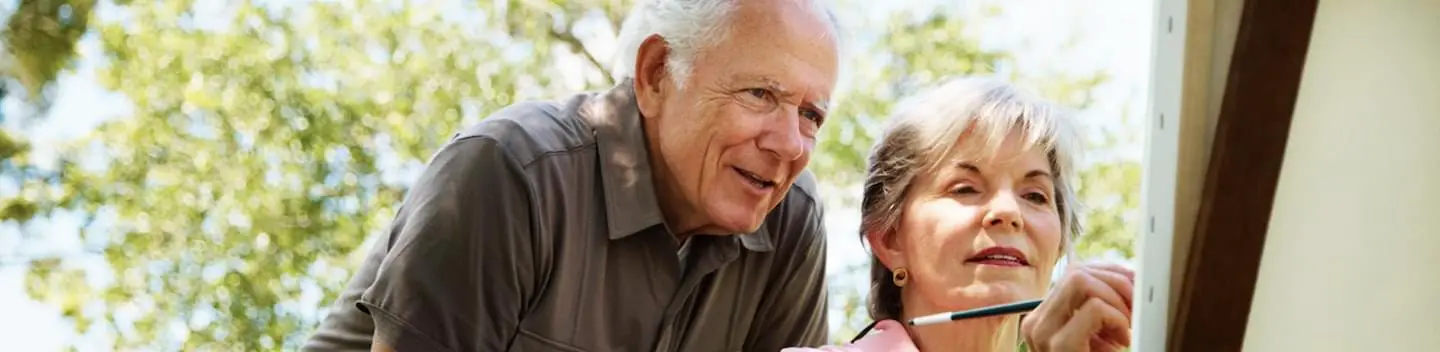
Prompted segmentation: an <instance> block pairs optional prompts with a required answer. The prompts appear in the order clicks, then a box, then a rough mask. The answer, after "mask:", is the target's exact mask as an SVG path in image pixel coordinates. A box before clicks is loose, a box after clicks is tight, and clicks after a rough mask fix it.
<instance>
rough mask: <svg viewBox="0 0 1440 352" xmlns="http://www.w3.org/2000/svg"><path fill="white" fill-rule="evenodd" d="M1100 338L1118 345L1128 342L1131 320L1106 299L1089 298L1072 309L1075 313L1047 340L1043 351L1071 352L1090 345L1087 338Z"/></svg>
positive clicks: (1127, 343) (1127, 344)
mask: <svg viewBox="0 0 1440 352" xmlns="http://www.w3.org/2000/svg"><path fill="white" fill-rule="evenodd" d="M1092 337H1099V338H1101V339H1102V340H1105V341H1106V342H1109V343H1111V344H1115V345H1119V346H1129V345H1130V320H1129V319H1127V318H1125V315H1124V314H1122V313H1121V312H1120V310H1118V309H1115V307H1113V306H1111V305H1110V304H1108V303H1105V301H1102V300H1100V299H1098V298H1091V299H1089V300H1086V301H1085V304H1084V305H1082V306H1081V307H1080V309H1079V310H1077V311H1075V315H1074V316H1072V317H1071V318H1070V320H1069V321H1067V322H1066V324H1065V325H1064V326H1062V327H1060V330H1059V331H1056V332H1055V335H1054V336H1051V337H1050V338H1049V339H1048V340H1046V346H1048V347H1049V348H1047V349H1046V350H1050V351H1074V350H1083V349H1086V348H1087V347H1090V339H1091V338H1092Z"/></svg>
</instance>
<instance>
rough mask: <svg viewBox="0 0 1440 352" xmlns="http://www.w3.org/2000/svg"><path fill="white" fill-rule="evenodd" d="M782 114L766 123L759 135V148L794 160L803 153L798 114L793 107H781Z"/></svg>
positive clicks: (803, 146) (784, 158)
mask: <svg viewBox="0 0 1440 352" xmlns="http://www.w3.org/2000/svg"><path fill="white" fill-rule="evenodd" d="M783 110H784V111H785V112H783V113H782V114H783V115H782V116H780V117H779V118H776V119H773V120H771V121H770V123H769V124H767V126H766V128H765V132H764V133H762V134H761V135H760V141H759V145H760V149H761V150H764V151H766V152H770V153H771V154H774V155H775V157H776V158H779V159H780V160H784V161H794V160H796V159H800V157H801V156H804V155H805V136H804V135H802V134H801V133H800V114H799V112H798V111H796V110H795V109H783Z"/></svg>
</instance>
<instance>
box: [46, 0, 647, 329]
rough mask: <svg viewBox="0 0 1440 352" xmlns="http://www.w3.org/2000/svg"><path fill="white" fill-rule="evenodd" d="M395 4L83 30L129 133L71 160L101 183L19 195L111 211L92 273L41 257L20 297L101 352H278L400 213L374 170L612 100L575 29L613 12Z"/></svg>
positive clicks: (145, 10)
mask: <svg viewBox="0 0 1440 352" xmlns="http://www.w3.org/2000/svg"><path fill="white" fill-rule="evenodd" d="M559 3H564V5H563V6H561V5H557V4H559ZM393 5H395V4H394V3H392V2H382V1H363V0H362V1H341V2H329V1H324V2H320V1H316V2H301V3H289V2H286V3H275V2H249V1H246V2H234V3H214V2H208V3H206V2H192V1H163V2H143V3H134V4H131V5H130V6H126V7H122V11H124V14H123V16H124V17H125V18H126V20H124V21H118V22H114V23H101V24H98V25H99V28H98V34H99V37H100V39H101V41H102V45H103V48H104V54H105V56H106V60H107V61H108V62H107V63H106V64H105V65H104V66H103V67H104V68H103V69H102V71H101V72H100V73H99V74H98V76H99V79H100V80H101V81H102V84H103V85H104V86H106V87H107V88H109V89H111V90H114V91H117V92H120V93H122V94H124V95H125V96H127V97H128V98H129V99H130V100H131V102H132V103H133V109H134V110H133V111H134V112H133V115H132V116H129V117H127V118H123V119H119V120H115V121H111V122H107V123H105V124H103V125H102V126H100V127H99V128H98V129H96V130H95V131H94V132H93V133H92V134H91V135H90V136H89V137H88V138H85V139H84V140H81V141H79V142H77V143H76V144H75V145H74V149H73V150H72V152H73V153H74V154H73V155H74V156H77V157H79V156H86V157H95V156H99V157H102V158H103V159H105V160H103V161H104V162H103V163H101V164H103V167H99V168H92V169H82V168H79V167H78V166H74V165H78V164H72V166H69V167H68V168H69V169H68V171H70V172H67V173H66V175H65V177H64V179H63V180H62V182H60V183H58V184H48V183H30V184H26V185H25V189H24V191H26V192H28V193H27V194H33V195H35V196H36V197H37V198H40V199H39V200H37V201H35V202H33V203H32V204H39V205H41V206H42V207H41V209H40V210H41V211H44V210H50V209H46V208H44V206H46V205H64V206H67V207H68V208H72V209H78V210H80V211H82V212H83V213H84V214H87V215H88V216H92V217H93V216H96V215H98V214H102V213H110V214H114V215H115V221H113V223H111V224H108V226H106V227H103V228H97V227H90V228H85V229H83V232H82V234H83V236H84V237H85V238H84V241H85V242H86V243H103V244H107V245H105V246H103V252H104V258H105V261H106V262H108V264H109V268H108V270H106V271H108V273H97V272H88V273H87V272H85V271H82V270H77V269H73V268H68V267H67V266H66V265H63V264H64V262H65V261H62V260H56V259H47V258H41V259H39V260H36V261H34V262H33V263H32V264H31V274H30V275H29V279H28V283H27V288H28V290H29V292H30V293H31V295H32V296H33V297H36V298H37V299H39V300H42V301H44V302H48V303H50V304H53V305H55V306H58V307H60V308H61V310H62V311H63V312H64V314H65V315H66V317H67V318H69V319H72V320H73V322H74V323H75V327H76V329H77V330H78V331H80V332H87V331H92V329H93V328H95V327H97V326H98V327H99V328H101V329H102V330H101V331H109V332H111V333H114V334H115V335H114V336H115V337H116V340H115V346H114V347H115V348H117V349H124V350H131V349H145V350H174V349H183V350H194V349H199V350H236V349H243V350H262V349H263V350H272V349H286V350H293V349H295V348H297V346H298V344H299V343H300V342H301V341H302V339H303V338H304V337H306V335H307V334H308V332H309V331H310V330H311V329H312V328H313V326H314V325H315V324H316V323H317V322H318V319H319V318H320V317H321V315H322V314H323V312H321V311H320V309H321V307H323V306H325V305H327V304H328V303H330V302H331V301H333V300H334V298H335V294H336V291H338V289H340V288H341V287H343V286H344V283H345V281H346V280H347V279H348V275H349V273H350V269H351V268H353V267H354V266H355V265H356V264H358V263H357V262H356V261H355V259H356V258H353V257H350V255H351V254H352V253H355V252H357V251H356V249H357V248H358V247H360V246H361V244H362V243H363V242H364V240H365V239H366V238H367V235H371V234H374V233H376V232H377V231H379V230H382V227H383V226H384V225H385V224H386V223H388V222H389V220H390V219H391V217H392V216H393V215H394V212H395V207H396V206H398V205H399V201H400V198H401V195H402V193H403V192H404V187H405V186H404V185H405V183H406V182H408V179H409V178H410V177H412V176H408V175H409V174H407V173H405V172H404V171H402V172H389V173H387V172H386V171H385V170H392V171H393V170H396V169H400V170H405V169H407V168H408V169H410V170H414V169H415V168H416V167H418V166H419V165H420V163H421V162H423V161H424V159H425V158H426V157H428V156H429V153H431V152H433V151H434V150H436V148H438V147H439V146H440V145H441V144H442V143H443V142H445V141H446V139H447V138H448V137H449V136H450V135H451V134H452V133H454V132H455V131H457V130H458V128H459V126H460V125H462V124H470V123H474V122H476V121H477V120H478V119H479V118H481V117H483V116H485V115H487V114H488V113H490V112H491V111H493V110H495V109H497V108H499V107H503V106H505V105H508V104H510V103H511V102H514V101H517V100H523V99H548V98H552V97H553V96H555V95H556V94H560V93H562V92H564V93H572V92H575V91H578V90H582V89H593V88H597V87H600V86H603V85H608V81H607V78H606V76H605V75H603V74H602V72H601V71H600V70H598V69H596V67H595V66H596V65H597V64H600V62H599V61H598V60H597V59H592V58H590V57H592V56H590V55H575V54H573V53H575V50H576V49H579V48H577V47H575V45H576V43H579V42H580V41H579V40H578V39H577V38H576V35H577V33H575V32H574V31H572V29H574V28H576V27H577V26H578V24H577V21H578V20H581V19H584V18H590V19H598V20H597V21H596V22H609V21H611V19H612V18H614V17H617V15H616V14H618V13H621V10H619V9H617V8H619V7H623V6H625V5H626V4H624V3H621V2H616V1H601V0H596V1H588V2H576V1H564V2H562V1H556V2H554V3H551V2H545V1H518V0H515V1H497V2H488V1H487V2H482V3H481V4H471V3H468V2H417V3H407V4H406V6H393ZM587 9H597V12H594V13H590V12H585V11H586V10H587ZM586 16H589V17H586ZM567 60H568V61H567ZM562 62H580V63H581V65H584V66H581V65H575V64H573V63H571V64H566V65H559V63H562ZM586 62H589V63H586ZM565 66H568V67H582V70H579V71H577V72H573V73H569V74H568V75H566V76H565V78H574V79H557V78H553V77H557V76H558V75H555V74H541V73H553V72H556V70H558V69H559V67H565ZM562 72H563V71H562ZM87 275H88V276H89V277H88V278H89V279H91V280H92V281H93V280H95V278H96V277H112V278H113V280H109V281H110V282H108V283H105V285H100V286H98V287H92V286H91V285H87V280H86V279H87ZM101 281H104V280H101Z"/></svg>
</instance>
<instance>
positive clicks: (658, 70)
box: [634, 34, 671, 117]
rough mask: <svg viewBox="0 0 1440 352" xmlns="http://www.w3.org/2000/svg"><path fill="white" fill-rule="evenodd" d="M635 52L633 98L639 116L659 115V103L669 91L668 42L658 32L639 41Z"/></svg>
mask: <svg viewBox="0 0 1440 352" xmlns="http://www.w3.org/2000/svg"><path fill="white" fill-rule="evenodd" d="M637 50H638V51H637V52H636V54H635V82H634V84H635V100H636V102H637V103H639V104H638V105H639V108H640V116H648V117H653V116H659V114H660V106H661V105H662V104H661V103H662V102H664V101H665V98H666V95H667V94H669V93H670V89H671V82H670V71H669V70H668V69H667V67H666V65H665V61H666V60H668V59H669V58H670V44H668V43H666V42H665V38H661V37H660V35H658V34H652V35H650V36H649V37H646V38H645V41H644V42H641V43H640V48H639V49H637Z"/></svg>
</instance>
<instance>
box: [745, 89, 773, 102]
mask: <svg viewBox="0 0 1440 352" xmlns="http://www.w3.org/2000/svg"><path fill="white" fill-rule="evenodd" d="M745 94H749V95H750V96H752V97H756V98H760V99H767V98H770V91H768V90H765V89H762V88H750V89H746V90H745Z"/></svg>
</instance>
